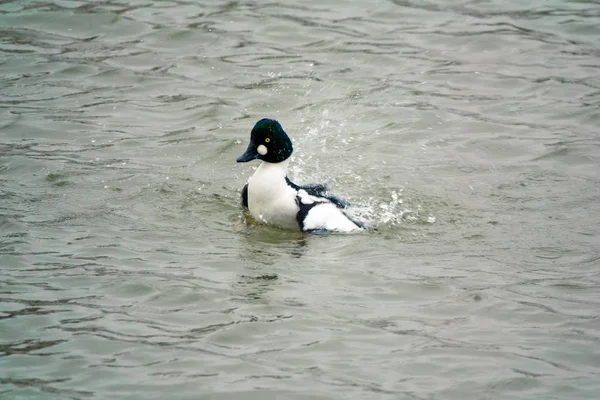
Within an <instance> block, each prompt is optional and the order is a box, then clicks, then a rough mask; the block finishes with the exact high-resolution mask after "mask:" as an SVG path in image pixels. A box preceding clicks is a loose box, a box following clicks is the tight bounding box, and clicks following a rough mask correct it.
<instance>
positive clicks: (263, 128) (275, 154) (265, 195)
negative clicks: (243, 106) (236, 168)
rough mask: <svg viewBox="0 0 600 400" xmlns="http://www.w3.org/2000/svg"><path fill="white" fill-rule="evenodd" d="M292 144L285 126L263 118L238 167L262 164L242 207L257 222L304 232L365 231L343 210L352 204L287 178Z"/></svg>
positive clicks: (318, 186)
mask: <svg viewBox="0 0 600 400" xmlns="http://www.w3.org/2000/svg"><path fill="white" fill-rule="evenodd" d="M293 152H294V147H293V145H292V141H291V139H290V137H289V136H288V135H287V133H286V132H285V131H284V130H283V127H282V126H281V124H280V123H279V122H278V121H277V120H274V119H269V118H263V119H261V120H260V121H258V122H257V123H256V124H255V125H254V127H253V128H252V131H251V132H250V143H249V144H248V148H247V149H246V151H245V152H244V154H242V155H241V156H240V157H238V158H237V160H236V161H237V162H238V163H246V162H249V161H253V160H260V161H261V164H260V165H259V167H258V168H257V169H256V171H255V172H254V174H253V175H252V176H251V177H250V179H249V180H248V183H246V185H245V186H244V187H243V189H242V193H241V203H242V206H243V207H244V208H245V209H247V210H248V211H249V213H250V215H252V217H254V219H255V220H256V221H258V222H259V223H262V224H267V225H274V226H277V227H279V228H284V229H296V230H297V229H299V230H301V231H304V232H322V231H333V232H355V231H361V230H365V227H364V226H363V224H362V223H360V222H358V221H355V220H353V219H351V218H350V217H349V216H348V215H347V214H346V213H345V212H344V211H343V210H344V209H346V208H347V206H348V203H346V202H344V201H343V200H340V199H339V198H337V197H335V196H332V195H329V193H328V188H327V186H325V185H321V184H316V185H304V186H301V185H297V184H295V183H294V182H292V181H291V180H290V178H289V177H288V176H287V168H288V165H289V162H290V157H291V156H292V153H293Z"/></svg>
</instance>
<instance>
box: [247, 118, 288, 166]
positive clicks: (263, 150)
mask: <svg viewBox="0 0 600 400" xmlns="http://www.w3.org/2000/svg"><path fill="white" fill-rule="evenodd" d="M293 151H294V148H293V146H292V141H291V140H290V138H289V136H288V135H287V133H285V131H284V130H283V128H282V127H281V125H280V124H279V122H277V121H275V120H274V119H268V118H263V119H261V120H260V121H258V122H257V123H256V125H254V128H252V132H251V133H250V144H248V148H247V149H246V152H245V153H244V154H243V155H242V156H240V157H239V158H238V159H237V162H248V161H252V160H254V159H259V160H263V161H266V162H270V163H279V162H282V161H285V160H287V159H288V158H290V156H291V155H292V152H293Z"/></svg>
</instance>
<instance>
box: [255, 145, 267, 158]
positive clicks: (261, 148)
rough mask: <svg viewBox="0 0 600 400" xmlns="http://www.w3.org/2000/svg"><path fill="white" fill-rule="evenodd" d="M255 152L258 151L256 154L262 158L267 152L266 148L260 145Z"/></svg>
mask: <svg viewBox="0 0 600 400" xmlns="http://www.w3.org/2000/svg"><path fill="white" fill-rule="evenodd" d="M256 151H258V154H260V155H261V156H264V155H265V154H267V152H268V150H267V148H266V147H265V145H264V144H261V145H260V146H258V148H257V149H256Z"/></svg>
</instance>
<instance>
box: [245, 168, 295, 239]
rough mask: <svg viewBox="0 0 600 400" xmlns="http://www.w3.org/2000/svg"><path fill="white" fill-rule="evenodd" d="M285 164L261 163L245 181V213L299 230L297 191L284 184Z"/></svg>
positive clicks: (260, 219) (267, 221)
mask: <svg viewBox="0 0 600 400" xmlns="http://www.w3.org/2000/svg"><path fill="white" fill-rule="evenodd" d="M287 164H288V160H286V161H283V162H281V163H277V164H272V163H268V162H264V161H263V162H262V163H261V165H260V166H259V167H258V169H257V170H256V172H255V173H254V175H252V177H251V178H250V180H249V181H248V210H250V214H252V216H253V217H254V218H255V219H256V220H257V221H259V222H262V223H265V224H270V225H276V226H279V227H282V228H288V229H298V221H297V220H296V214H297V213H298V210H299V208H298V206H297V205H296V193H297V192H296V190H294V189H293V188H292V187H290V186H288V184H287V182H286V181H285V177H286V167H287Z"/></svg>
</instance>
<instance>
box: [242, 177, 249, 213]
mask: <svg viewBox="0 0 600 400" xmlns="http://www.w3.org/2000/svg"><path fill="white" fill-rule="evenodd" d="M242 206H244V207H245V208H248V184H247V183H246V184H245V185H244V188H243V189H242Z"/></svg>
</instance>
